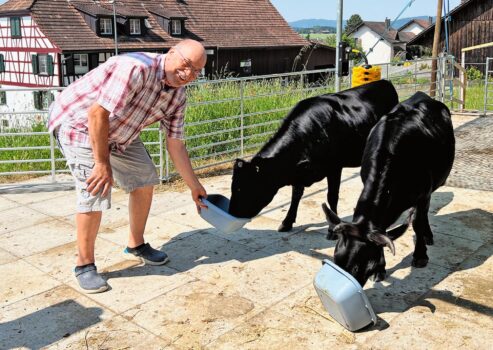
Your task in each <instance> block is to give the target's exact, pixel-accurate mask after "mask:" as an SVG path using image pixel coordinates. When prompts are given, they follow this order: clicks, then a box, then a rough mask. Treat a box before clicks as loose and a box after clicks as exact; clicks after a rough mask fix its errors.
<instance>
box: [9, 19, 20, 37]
mask: <svg viewBox="0 0 493 350" xmlns="http://www.w3.org/2000/svg"><path fill="white" fill-rule="evenodd" d="M10 32H11V34H12V38H21V37H22V34H21V19H20V17H11V18H10Z"/></svg>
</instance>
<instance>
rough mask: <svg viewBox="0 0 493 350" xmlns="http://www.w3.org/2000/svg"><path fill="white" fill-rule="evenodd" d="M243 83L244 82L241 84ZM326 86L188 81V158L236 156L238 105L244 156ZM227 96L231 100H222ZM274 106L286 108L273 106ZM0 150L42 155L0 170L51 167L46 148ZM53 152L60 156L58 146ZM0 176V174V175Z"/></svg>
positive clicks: (7, 154)
mask: <svg viewBox="0 0 493 350" xmlns="http://www.w3.org/2000/svg"><path fill="white" fill-rule="evenodd" d="M242 84H243V86H241V85H242ZM329 86H333V84H327V83H326V84H324V87H322V89H319V90H315V91H307V92H306V91H305V92H303V91H299V90H300V89H302V88H305V89H306V88H308V87H310V86H309V85H308V83H307V82H305V83H304V84H302V83H301V82H300V81H299V77H297V78H295V77H293V78H292V79H291V80H290V81H286V79H280V78H276V79H269V80H262V81H246V82H243V83H240V82H239V81H235V80H233V81H224V82H221V83H203V84H200V85H196V86H190V87H189V88H188V90H187V97H188V104H189V106H188V107H187V112H186V125H185V132H186V135H187V142H186V143H187V148H188V149H189V153H190V157H191V158H198V159H197V160H195V161H193V165H194V166H195V167H198V166H201V165H204V164H208V163H214V162H218V161H221V160H225V159H233V158H235V157H239V156H241V152H240V147H241V141H240V140H239V139H240V138H241V136H242V133H241V131H240V130H239V129H240V128H241V125H242V118H241V117H240V116H241V115H242V108H243V115H244V116H245V117H244V118H243V126H244V131H243V147H244V154H243V155H248V154H253V153H255V152H256V151H257V150H258V149H259V148H260V145H261V144H263V143H265V142H266V141H267V140H268V139H269V137H270V136H271V134H272V133H273V132H275V130H277V128H278V127H279V124H280V122H281V120H282V119H283V118H284V116H285V115H286V114H287V112H288V110H289V109H290V108H291V107H292V106H293V105H294V104H296V102H298V101H299V100H301V99H304V98H307V97H309V96H313V95H319V94H322V93H327V92H332V89H331V88H329ZM242 91H243V96H244V101H243V106H242V104H241V101H240V100H239V98H240V96H241V93H242ZM265 95H272V96H265ZM227 99H234V100H232V101H224V100H227ZM213 101H223V102H216V103H213V104H206V105H204V104H201V103H205V102H213ZM277 109H286V110H282V111H277V112H276V111H273V110H277ZM269 111H272V112H269ZM251 114H253V115H251ZM222 119H223V120H222ZM157 127H158V125H152V126H151V128H157ZM21 131H26V130H16V129H13V130H9V132H12V133H15V132H21ZM29 131H33V132H40V133H42V132H46V129H45V127H44V125H43V124H37V125H35V126H34V127H33V129H32V130H29ZM141 138H142V140H143V141H144V142H157V141H159V133H158V131H157V130H145V131H143V133H142V134H141ZM49 144H50V140H49V136H48V135H44V134H38V135H34V136H20V135H19V136H17V135H16V136H4V135H2V133H0V148H4V147H16V148H17V147H28V146H29V147H31V146H49ZM210 144H213V145H210ZM207 145H210V146H207ZM147 148H148V150H149V153H151V154H153V155H154V157H153V158H154V161H155V163H156V164H159V155H160V147H159V145H148V146H147ZM0 153H1V154H0V160H3V161H6V160H34V159H45V160H46V161H43V162H27V163H19V164H12V163H3V164H2V163H0V174H1V173H5V172H21V171H33V170H43V171H50V169H51V161H50V150H49V149H47V150H15V151H2V152H0ZM215 154H217V155H215ZM56 157H58V158H61V157H62V155H61V154H60V152H59V151H58V150H57V152H56ZM163 158H164V156H163ZM164 166H165V165H164ZM169 166H170V170H171V171H172V172H173V171H174V169H173V165H172V163H171V162H170V164H169ZM64 168H65V163H64V162H63V161H59V162H56V169H57V170H61V169H64ZM0 179H2V177H1V176H0Z"/></svg>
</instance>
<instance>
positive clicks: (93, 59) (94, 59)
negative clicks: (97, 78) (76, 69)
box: [88, 53, 99, 70]
mask: <svg viewBox="0 0 493 350" xmlns="http://www.w3.org/2000/svg"><path fill="white" fill-rule="evenodd" d="M88 60H89V62H88V64H89V70H92V69H94V68H96V67H97V66H98V65H99V54H97V53H90V54H89V57H88Z"/></svg>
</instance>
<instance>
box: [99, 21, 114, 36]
mask: <svg viewBox="0 0 493 350" xmlns="http://www.w3.org/2000/svg"><path fill="white" fill-rule="evenodd" d="M99 32H100V33H101V35H110V34H113V21H112V20H111V18H100V19H99Z"/></svg>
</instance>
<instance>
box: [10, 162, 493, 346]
mask: <svg viewBox="0 0 493 350" xmlns="http://www.w3.org/2000/svg"><path fill="white" fill-rule="evenodd" d="M358 170H359V169H348V170H346V171H345V172H344V174H343V183H342V190H341V200H340V214H342V217H346V218H349V217H350V215H351V214H352V210H353V207H354V205H355V203H356V201H357V198H358V195H359V192H360V191H361V188H362V185H361V181H360V179H359V175H358ZM490 176H491V174H490ZM203 183H204V185H205V187H206V189H207V190H208V192H209V193H221V194H224V195H227V196H229V187H230V183H231V175H230V174H226V175H220V176H215V177H210V178H206V179H204V180H203ZM38 191H39V192H35V193H32V192H31V191H28V192H27V193H22V192H23V191H10V192H8V191H7V192H3V193H2V194H0V217H1V219H0V276H1V283H0V349H11V348H21V349H41V348H47V349H201V348H205V349H283V350H286V349H399V348H404V349H409V348H412V349H445V348H454V349H460V348H463V349H491V344H492V342H493V298H492V297H491V296H492V293H493V195H492V194H493V192H488V191H480V190H472V189H464V188H455V187H442V188H441V189H440V190H439V191H437V192H436V193H435V194H434V196H433V200H432V206H431V210H430V213H429V216H430V222H431V225H432V229H433V230H434V234H435V245H434V246H431V247H429V250H428V254H429V256H430V263H429V265H428V266H427V267H426V268H424V269H416V268H413V267H411V255H412V252H413V247H414V242H413V239H414V233H413V232H412V230H411V229H410V230H409V231H408V232H407V233H406V234H405V235H404V236H403V237H402V238H400V239H399V240H398V241H396V256H392V255H391V254H390V252H389V251H386V258H387V269H388V277H387V279H386V280H385V281H384V282H381V283H372V282H368V283H367V285H366V286H365V291H366V294H367V295H368V297H369V299H370V302H371V303H372V305H373V308H374V310H375V311H376V313H377V315H378V323H377V324H376V325H375V326H373V327H370V328H368V329H364V330H362V331H359V332H356V333H351V332H349V331H347V330H345V329H344V328H343V327H342V326H340V325H339V324H338V323H337V322H335V321H334V320H333V319H332V318H331V317H330V316H329V315H328V314H327V313H326V312H325V310H324V309H323V306H322V304H321V302H320V301H319V299H318V297H317V295H316V293H315V290H314V288H313V285H312V282H313V278H314V276H315V274H316V273H317V271H318V270H319V269H320V267H321V260H323V259H327V258H328V259H331V258H332V256H333V253H334V242H333V241H328V240H326V239H325V235H326V231H327V225H326V222H325V219H324V216H323V213H322V210H321V208H320V204H321V203H322V202H323V201H324V200H325V195H326V194H325V183H324V182H321V183H319V184H316V185H314V186H312V187H311V188H309V189H308V190H307V191H306V192H305V193H306V194H305V197H304V199H303V200H302V202H301V205H300V210H299V214H298V220H297V223H296V224H295V227H294V229H293V231H292V232H289V233H279V232H277V230H276V229H277V226H278V225H279V223H280V221H281V220H282V218H283V217H284V215H285V214H286V212H287V208H288V205H289V200H290V189H289V188H285V189H283V190H281V191H280V192H279V193H278V195H277V196H276V197H275V199H274V201H273V202H272V203H271V204H270V205H269V206H268V207H267V208H266V209H265V210H264V211H263V212H262V214H261V215H260V216H258V217H257V218H255V219H254V220H253V221H252V222H251V223H249V224H247V225H246V226H245V228H244V229H242V230H240V231H237V232H235V233H232V234H223V233H221V232H218V231H217V230H215V229H214V228H211V227H210V225H209V224H207V223H206V222H205V221H203V220H202V219H201V218H200V217H199V216H198V214H197V213H196V211H195V208H194V205H193V203H192V202H191V199H190V197H189V194H188V192H187V191H185V190H183V191H182V190H180V189H176V188H174V189H173V188H170V187H169V186H168V187H164V188H161V189H159V190H157V191H156V194H155V197H154V203H153V206H152V209H151V216H150V219H149V222H148V227H147V234H146V238H147V240H148V241H149V242H150V243H151V244H153V245H154V246H158V247H161V248H162V249H163V250H164V251H166V252H167V253H168V255H169V256H170V259H171V261H170V262H169V263H168V264H166V265H164V266H157V267H156V266H143V265H142V264H141V263H140V262H139V261H137V260H133V259H131V258H129V257H128V256H127V255H125V254H123V249H124V247H125V245H126V237H127V234H128V219H127V212H128V210H127V196H126V195H125V194H124V193H122V192H119V191H115V192H114V206H113V208H112V209H111V210H109V211H108V212H106V213H105V215H104V218H103V223H102V227H101V230H100V232H101V233H100V235H99V237H98V239H97V247H96V252H97V265H98V268H99V270H100V271H102V272H103V273H104V277H105V278H106V279H107V280H108V283H109V284H110V285H111V290H110V291H108V292H106V293H102V294H94V295H86V294H83V293H81V292H79V291H78V289H77V286H76V282H75V281H74V279H73V277H72V276H73V273H72V268H73V263H74V261H75V256H76V255H75V254H76V242H75V237H74V231H75V227H74V223H73V215H74V212H75V208H74V198H75V194H74V191H73V190H68V191H63V190H53V189H50V188H41V189H39V187H38ZM14 192H18V193H14Z"/></svg>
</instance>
